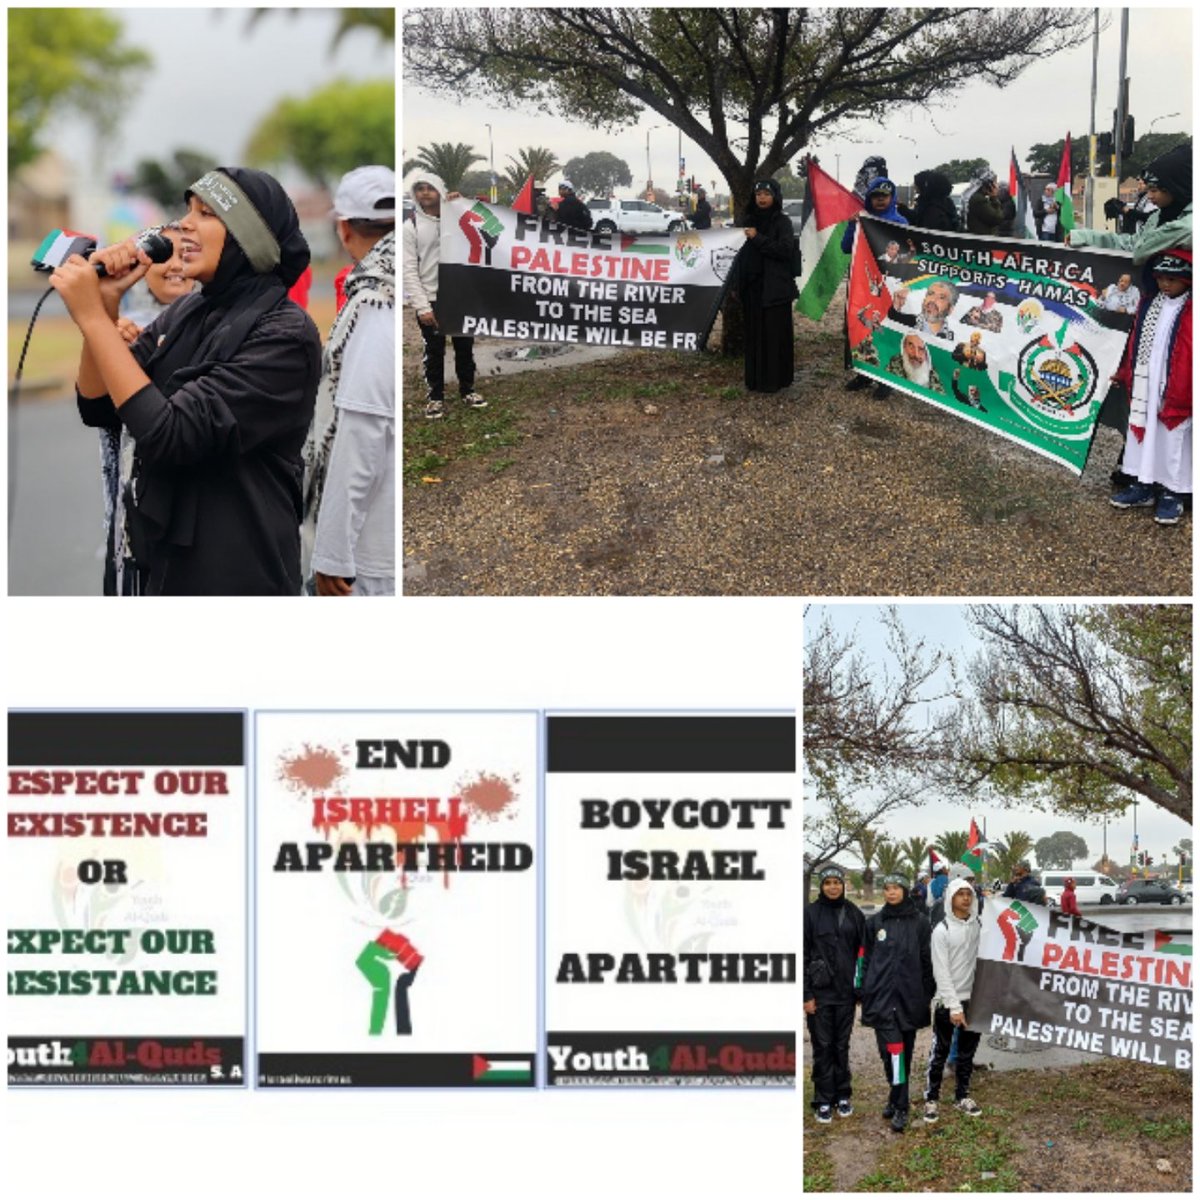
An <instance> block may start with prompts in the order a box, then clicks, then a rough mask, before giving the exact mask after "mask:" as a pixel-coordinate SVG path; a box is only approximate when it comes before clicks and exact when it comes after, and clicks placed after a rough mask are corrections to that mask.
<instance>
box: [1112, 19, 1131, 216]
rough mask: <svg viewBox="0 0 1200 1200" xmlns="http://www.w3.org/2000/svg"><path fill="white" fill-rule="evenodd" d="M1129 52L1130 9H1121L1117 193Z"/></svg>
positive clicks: (1115, 165)
mask: <svg viewBox="0 0 1200 1200" xmlns="http://www.w3.org/2000/svg"><path fill="white" fill-rule="evenodd" d="M1128 51H1129V9H1128V8H1123V9H1121V56H1120V62H1119V65H1118V67H1117V74H1118V76H1119V77H1120V78H1119V80H1118V82H1117V127H1116V129H1114V130H1113V175H1114V176H1116V180H1117V191H1118V193H1119V192H1120V190H1121V143H1122V142H1123V141H1124V140H1125V118H1126V117H1127V116H1128V115H1129V80H1128V79H1126V78H1125V65H1126V59H1127V55H1128Z"/></svg>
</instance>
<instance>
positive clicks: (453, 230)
mask: <svg viewBox="0 0 1200 1200" xmlns="http://www.w3.org/2000/svg"><path fill="white" fill-rule="evenodd" d="M442 214H443V215H442V226H441V228H442V240H441V265H440V268H439V271H438V299H437V304H438V325H439V326H440V328H441V329H442V331H443V332H444V333H461V334H465V335H466V336H468V337H481V336H483V337H499V338H515V339H516V340H518V341H535V342H564V343H568V344H572V345H580V346H621V347H627V348H629V349H641V350H699V349H701V348H702V347H703V345H704V340H705V338H706V336H707V334H708V331H709V330H710V329H711V328H712V325H713V321H714V320H715V319H716V315H717V310H718V308H719V306H720V303H721V296H722V294H723V293H724V290H725V281H726V280H727V279H728V277H729V271H730V268H731V267H732V265H733V260H734V259H735V258H736V257H737V252H738V250H739V249H741V247H742V246H743V245H744V244H745V241H746V236H745V234H744V233H743V232H742V230H741V229H734V228H726V229H705V230H696V229H679V230H677V231H674V232H671V233H666V232H664V233H654V234H628V233H621V232H619V231H618V230H610V229H572V228H570V227H569V226H566V225H560V224H559V223H558V222H557V221H555V220H553V219H552V218H550V217H538V216H530V215H528V214H526V213H520V212H516V211H514V210H513V209H511V208H505V207H503V206H502V205H499V204H488V203H485V202H484V201H482V200H449V201H445V202H444V203H443V206H442Z"/></svg>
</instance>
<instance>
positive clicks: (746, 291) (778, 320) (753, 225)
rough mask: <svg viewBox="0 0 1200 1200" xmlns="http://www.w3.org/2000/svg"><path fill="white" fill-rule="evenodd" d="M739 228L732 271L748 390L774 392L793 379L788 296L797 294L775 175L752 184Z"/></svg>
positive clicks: (787, 221) (789, 233) (790, 235)
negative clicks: (742, 328)
mask: <svg viewBox="0 0 1200 1200" xmlns="http://www.w3.org/2000/svg"><path fill="white" fill-rule="evenodd" d="M742 227H743V232H744V234H745V236H746V241H745V244H744V245H743V246H742V248H741V250H740V251H739V252H738V258H737V268H736V270H737V289H738V294H739V295H740V296H741V300H742V318H743V321H744V322H745V338H746V390H747V391H750V392H778V391H781V390H782V389H783V388H785V387H788V386H789V385H790V384H791V382H792V380H793V379H794V378H795V329H794V326H793V323H792V301H793V300H795V298H796V297H797V295H799V293H798V292H797V290H796V279H795V275H794V273H793V265H792V264H793V261H794V259H795V249H796V235H795V233H794V232H793V230H792V222H791V218H790V217H788V215H787V214H786V213H785V212H784V211H783V191H782V189H781V188H780V186H779V184H778V183H777V182H776V181H775V180H774V179H763V180H760V181H759V182H757V183H756V184H755V185H754V197H753V199H752V200H751V202H750V207H749V208H748V209H747V210H746V212H745V213H744V214H743V216H742Z"/></svg>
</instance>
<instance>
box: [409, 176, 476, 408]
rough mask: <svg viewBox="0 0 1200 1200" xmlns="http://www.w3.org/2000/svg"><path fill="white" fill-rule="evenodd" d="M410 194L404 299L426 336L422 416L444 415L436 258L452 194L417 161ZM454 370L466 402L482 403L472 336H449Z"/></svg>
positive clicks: (443, 338)
mask: <svg viewBox="0 0 1200 1200" xmlns="http://www.w3.org/2000/svg"><path fill="white" fill-rule="evenodd" d="M404 188H405V190H406V191H407V192H408V193H409V194H410V195H411V196H412V198H413V211H412V214H411V215H410V216H409V217H408V218H407V219H406V220H405V222H404V268H403V278H404V299H405V300H406V301H407V302H408V303H409V304H411V305H412V308H413V311H414V312H415V313H416V316H417V327H418V328H419V329H420V330H421V337H422V338H423V339H424V341H425V353H424V356H423V358H422V360H421V366H422V369H423V370H424V373H425V393H426V394H425V419H426V420H428V421H440V420H441V419H442V418H443V417H444V416H445V415H446V335H445V334H444V333H442V331H441V330H440V329H439V328H438V317H437V292H438V267H439V265H440V264H441V238H442V219H441V218H442V200H443V199H446V200H457V199H458V196H459V193H458V192H447V191H446V185H445V184H444V183H443V182H442V180H441V177H440V176H438V175H435V174H434V173H433V172H432V171H426V170H425V169H424V168H422V167H416V168H414V169H413V170H411V171H409V173H408V174H407V175H406V176H405V177H404ZM450 340H451V341H452V342H453V344H454V374H455V377H456V378H457V379H458V392H459V396H460V397H461V399H462V402H463V403H464V404H465V405H466V406H467V407H468V408H487V401H486V400H485V399H484V398H483V397H482V396H481V395H480V394H479V393H478V392H477V391H476V390H475V339H474V338H469V337H459V336H452V337H451V339H450Z"/></svg>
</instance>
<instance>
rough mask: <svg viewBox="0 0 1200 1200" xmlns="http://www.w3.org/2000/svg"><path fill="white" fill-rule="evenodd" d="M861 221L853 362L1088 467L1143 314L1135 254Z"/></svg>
mask: <svg viewBox="0 0 1200 1200" xmlns="http://www.w3.org/2000/svg"><path fill="white" fill-rule="evenodd" d="M860 226H861V228H860V230H859V236H858V237H857V238H856V239H855V243H854V258H853V261H852V263H851V266H850V282H849V285H848V291H847V305H846V332H847V337H848V340H849V343H850V356H851V360H852V363H853V366H854V369H855V370H856V371H859V372H860V373H862V374H865V375H869V376H871V378H873V379H877V380H879V381H880V382H882V383H886V384H887V385H888V386H889V387H892V388H895V389H897V390H899V391H902V392H908V393H909V394H911V395H913V396H916V397H918V398H919V399H921V400H925V401H927V402H928V403H930V404H933V405H935V406H937V407H938V408H941V409H943V410H945V411H946V412H950V413H953V414H954V415H955V416H959V417H963V418H964V419H966V420H968V421H971V422H973V423H974V424H976V425H979V426H981V427H983V428H985V429H988V430H990V431H991V432H993V433H996V434H999V435H1000V436H1001V437H1005V438H1008V439H1009V440H1011V441H1014V442H1019V443H1020V444H1021V445H1023V446H1025V447H1027V448H1028V449H1030V450H1033V451H1035V452H1036V453H1038V454H1041V455H1044V456H1045V457H1047V458H1050V459H1053V460H1054V461H1055V462H1058V463H1061V464H1062V465H1063V466H1065V467H1068V468H1069V469H1070V470H1072V471H1074V472H1075V473H1076V474H1077V475H1078V474H1081V473H1082V471H1083V468H1084V466H1085V464H1086V463H1087V457H1088V452H1089V451H1090V449H1091V445H1092V438H1093V436H1094V434H1095V429H1096V421H1097V419H1098V417H1099V415H1100V409H1101V406H1102V404H1103V402H1104V397H1105V395H1106V393H1107V391H1108V386H1109V377H1110V376H1111V375H1112V374H1113V373H1114V372H1115V371H1116V370H1117V367H1118V366H1119V365H1120V362H1121V355H1122V354H1123V353H1124V350H1125V342H1126V340H1127V339H1128V336H1129V331H1130V329H1131V328H1132V326H1133V309H1132V308H1131V307H1130V304H1131V297H1136V294H1137V288H1136V287H1134V288H1133V290H1132V292H1130V291H1129V290H1128V286H1129V284H1130V279H1129V277H1130V276H1132V275H1133V274H1135V272H1134V270H1133V267H1132V264H1131V261H1130V258H1129V255H1128V254H1124V253H1121V252H1119V251H1114V250H1096V249H1092V248H1090V247H1087V248H1078V247H1072V246H1060V245H1055V244H1054V243H1051V242H1027V241H1017V240H1014V239H1011V238H997V237H976V236H974V235H972V234H967V233H945V232H941V231H931V230H928V229H917V228H913V227H910V226H902V225H897V224H893V223H892V222H890V221H881V220H878V219H876V218H874V217H864V218H862V219H861V220H860ZM1122 288H1125V289H1126V290H1124V291H1122V290H1121V289H1122ZM1133 303H1134V306H1136V301H1133Z"/></svg>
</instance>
